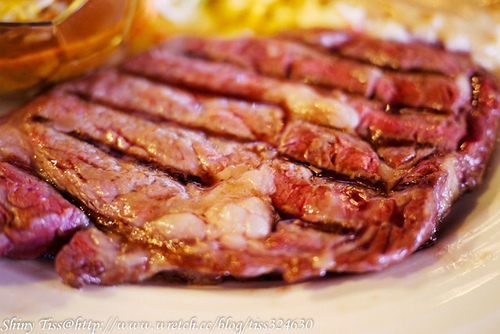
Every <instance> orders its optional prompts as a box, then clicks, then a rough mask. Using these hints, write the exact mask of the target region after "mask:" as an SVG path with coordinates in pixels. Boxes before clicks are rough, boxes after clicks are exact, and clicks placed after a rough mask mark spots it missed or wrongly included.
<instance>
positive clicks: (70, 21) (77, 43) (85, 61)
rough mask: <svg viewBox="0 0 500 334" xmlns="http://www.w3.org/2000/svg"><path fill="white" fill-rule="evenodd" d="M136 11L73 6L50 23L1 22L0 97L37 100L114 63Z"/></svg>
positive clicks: (79, 1)
mask: <svg viewBox="0 0 500 334" xmlns="http://www.w3.org/2000/svg"><path fill="white" fill-rule="evenodd" d="M136 5H137V0H74V1H70V4H69V5H68V7H67V8H66V9H65V10H64V11H62V12H61V13H59V14H58V15H57V16H56V17H55V18H54V19H52V20H50V21H38V22H0V96H12V95H26V94H32V93H35V92H37V91H39V90H40V89H41V88H43V87H46V86H47V85H50V84H52V83H55V82H57V81H61V80H64V79H68V78H71V77H74V76H77V75H79V74H81V73H83V72H85V71H88V70H90V69H92V68H95V67H96V66H99V65H102V64H104V63H105V62H107V61H110V59H111V58H112V57H113V56H116V55H117V54H119V53H121V50H120V49H122V47H121V46H122V45H124V41H125V39H126V36H127V32H128V30H129V27H130V25H131V22H132V20H133V17H134V13H135V8H136ZM115 58H116V57H115Z"/></svg>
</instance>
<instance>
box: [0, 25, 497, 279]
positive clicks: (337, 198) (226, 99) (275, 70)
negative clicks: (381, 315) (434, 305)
mask: <svg viewBox="0 0 500 334" xmlns="http://www.w3.org/2000/svg"><path fill="white" fill-rule="evenodd" d="M377 54H379V55H380V57H377ZM498 102H499V91H498V84H497V81H496V79H495V78H494V77H493V76H492V75H491V74H489V73H488V72H487V71H485V70H483V69H482V68H480V67H479V66H476V65H474V64H473V63H472V62H471V61H470V58H469V56H468V55H466V54H458V53H451V52H448V51H446V50H444V49H442V48H440V47H439V46H436V45H425V44H422V43H415V44H409V45H403V44H398V43H395V42H388V41H379V40H376V39H373V38H371V37H367V36H365V35H363V34H360V33H354V32H350V31H335V30H326V29H312V30H298V31H289V32H283V33H281V34H279V35H277V36H273V37H265V38H261V37H245V38H233V39H207V38H199V37H179V38H175V39H172V40H170V41H166V42H165V43H164V44H162V45H160V46H158V47H155V48H153V49H151V50H148V51H146V52H144V53H142V54H139V55H137V56H135V57H133V58H131V59H130V60H128V61H126V62H125V63H123V64H120V65H118V66H116V67H113V68H108V69H102V70H99V71H96V72H94V73H89V74H88V75H86V76H84V77H81V78H78V79H75V80H73V81H70V82H67V83H64V84H61V85H59V86H57V87H55V88H54V89H52V90H51V91H49V92H47V93H45V94H44V95H42V96H39V97H38V98H36V99H35V100H34V101H33V102H31V103H30V104H28V105H26V106H25V107H24V108H23V109H22V110H19V111H18V112H17V113H16V114H15V117H14V116H13V117H12V118H11V119H10V120H5V121H3V124H1V125H0V126H2V127H4V126H5V124H8V125H9V126H8V128H5V129H6V131H4V132H3V134H2V136H1V138H0V141H2V142H3V143H5V145H4V147H5V148H4V149H2V151H0V153H2V155H1V157H2V162H0V190H1V192H0V195H1V196H0V200H1V203H0V210H1V211H0V219H1V221H0V222H2V224H3V225H2V227H3V229H4V231H5V232H4V234H2V235H1V239H0V252H1V254H2V255H10V256H16V255H17V256H21V257H25V256H37V255H39V253H43V252H44V249H46V248H47V247H42V248H40V249H39V250H38V247H37V252H31V251H30V252H26V254H22V253H16V252H15V251H13V249H15V247H14V246H12V245H16V242H14V241H15V240H18V239H20V238H17V239H16V238H15V237H16V234H15V233H18V234H17V235H21V234H20V233H21V232H16V231H17V230H19V229H20V226H21V227H22V229H23V233H28V232H26V231H29V233H31V234H30V235H32V236H35V237H36V236H37V235H40V239H37V238H34V239H32V240H44V239H43V238H44V235H45V234H43V233H39V232H38V230H37V226H38V225H36V222H37V218H36V217H33V214H31V212H32V211H29V210H27V209H25V210H24V211H22V212H21V211H19V210H17V208H21V207H22V205H21V204H26V203H25V202H27V201H29V202H30V203H32V206H34V207H36V211H37V212H39V214H40V215H44V214H46V215H50V217H52V218H51V219H52V220H51V221H54V222H62V223H58V224H55V225H49V226H56V225H57V226H58V227H57V228H56V227H51V228H50V229H49V230H50V233H52V234H51V236H52V235H54V233H56V232H53V231H54V230H55V231H58V232H57V233H62V232H59V231H60V230H61V231H63V230H65V229H68V227H67V226H69V227H71V233H73V232H74V230H75V229H79V230H78V231H77V232H76V233H75V234H74V235H73V237H72V238H71V240H70V241H69V242H68V243H67V244H66V245H65V246H64V247H63V248H62V250H61V251H60V252H59V253H58V254H57V256H56V260H55V266H56V270H57V272H58V273H59V275H60V276H61V278H62V280H63V281H64V282H65V283H67V284H69V285H71V286H74V287H81V286H83V285H85V284H104V285H114V284H120V283H126V282H140V281H143V280H146V279H148V278H150V277H153V276H155V275H157V274H164V275H166V276H168V277H172V276H174V277H176V278H177V279H178V278H181V279H182V280H186V281H191V282H196V283H207V282H213V281H220V280H222V279H224V278H225V277H229V276H231V277H234V278H237V279H248V278H255V277H260V276H262V275H272V276H273V277H275V276H276V275H279V277H282V278H283V279H284V280H285V281H288V282H295V281H300V280H305V279H309V278H312V277H318V276H324V275H325V274H326V273H328V272H367V271H373V270H380V269H383V268H386V267H387V266H389V265H392V264H395V263H397V262H400V261H402V260H403V259H405V258H406V257H408V256H410V254H412V253H413V252H415V251H417V250H418V249H419V248H421V247H422V246H423V245H425V244H426V243H428V242H429V240H433V239H434V236H435V234H436V232H437V231H438V229H439V228H440V227H441V226H440V225H441V221H442V219H443V218H444V217H445V216H446V215H447V214H448V212H449V211H450V209H451V208H452V205H453V203H454V202H455V201H456V200H457V199H458V198H459V197H460V196H461V195H462V194H464V193H465V192H467V191H469V190H472V189H473V188H474V187H475V186H477V184H479V183H480V182H481V180H482V177H483V174H484V171H485V168H486V164H487V161H488V159H489V156H490V154H491V151H492V149H493V145H494V143H495V139H496V132H497V127H498V117H499V115H498ZM7 147H10V148H7ZM13 147H14V148H19V152H20V153H14V151H15V150H14V149H12V148H13ZM22 173H28V174H29V177H28V178H25V179H22V178H21V177H20V176H19V175H21V174H22ZM16 180H17V181H16ZM23 180H24V181H23ZM42 180H43V181H42ZM44 181H45V182H47V183H45V182H44ZM14 182H18V183H20V184H21V183H23V182H24V184H25V185H26V186H27V185H30V184H36V185H37V188H36V189H37V191H38V193H43V194H45V193H47V194H50V195H51V197H50V198H52V202H51V201H44V203H46V204H47V205H44V206H43V205H40V204H39V203H38V202H37V201H36V199H37V198H41V197H36V198H31V197H30V196H24V195H22V193H21V192H19V191H17V192H16V191H13V190H12V189H18V188H19V186H16V187H17V188H15V187H14V186H13V184H14ZM49 184H50V186H49ZM30 189H35V187H34V186H31V188H30ZM56 189H57V191H56ZM61 194H62V195H64V198H68V199H70V200H71V203H72V204H70V202H67V201H66V200H64V201H65V202H63V197H62V195H61ZM58 196H59V197H58ZM46 197H47V196H46ZM23 198H26V199H25V201H23ZM54 201H55V202H54ZM16 210H17V211H16ZM17 217H31V218H29V219H25V220H24V221H25V222H23V223H16V224H17V225H16V226H17V230H15V229H14V232H11V230H12V229H11V227H10V226H13V225H14V223H12V222H13V221H14V220H15V219H17ZM79 217H80V218H79ZM82 217H83V218H82ZM88 221H90V222H92V223H93V226H92V227H87V223H88ZM69 223H72V224H69ZM68 224H69V225H68ZM7 232H8V233H7ZM13 233H14V234H13ZM57 233H56V234H57ZM13 240H14V241H13ZM37 242H38V241H33V242H32V245H37ZM17 244H18V245H19V246H18V248H20V249H22V248H23V247H25V246H23V245H22V244H20V243H19V242H18V243H17ZM45 244H47V242H45Z"/></svg>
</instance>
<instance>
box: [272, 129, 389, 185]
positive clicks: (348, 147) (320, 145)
mask: <svg viewBox="0 0 500 334" xmlns="http://www.w3.org/2000/svg"><path fill="white" fill-rule="evenodd" d="M278 150H279V151H280V153H281V154H284V155H286V156H288V157H291V158H293V159H296V160H298V161H305V162H308V163H310V164H312V165H314V166H316V167H318V168H321V169H322V170H326V171H334V172H336V173H339V174H344V175H347V176H348V177H349V178H351V179H364V180H367V181H369V182H370V183H372V184H376V183H378V182H381V181H382V182H384V183H386V184H393V183H395V182H396V181H397V178H398V176H397V175H396V173H395V171H394V170H392V169H391V168H390V167H389V166H387V165H385V164H384V163H383V162H382V161H380V159H379V157H378V155H377V154H376V153H375V152H374V151H373V150H372V148H371V147H370V145H368V144H367V143H366V142H365V141H362V140H360V139H359V138H357V137H355V136H352V135H351V134H347V133H343V132H340V131H337V130H334V129H328V128H324V127H320V126H316V125H313V124H308V123H304V122H292V123H290V124H288V125H287V127H286V128H285V130H284V132H283V136H282V138H281V141H280V143H279V146H278Z"/></svg>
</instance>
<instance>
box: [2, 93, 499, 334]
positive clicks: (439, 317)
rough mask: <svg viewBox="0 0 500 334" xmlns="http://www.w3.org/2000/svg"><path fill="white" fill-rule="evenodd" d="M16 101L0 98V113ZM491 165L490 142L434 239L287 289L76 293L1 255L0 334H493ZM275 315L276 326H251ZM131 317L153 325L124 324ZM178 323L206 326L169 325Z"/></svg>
mask: <svg viewBox="0 0 500 334" xmlns="http://www.w3.org/2000/svg"><path fill="white" fill-rule="evenodd" d="M15 104H16V101H10V102H7V101H1V100H0V112H2V111H3V112H5V111H6V110H7V108H11V107H12V106H13V105H15ZM497 146H498V145H497ZM499 164H500V149H499V148H498V147H497V149H496V150H495V152H494V155H493V158H492V161H491V163H490V167H489V169H488V172H487V175H486V178H485V182H484V183H483V185H482V186H481V187H479V189H477V190H476V191H475V192H474V193H472V194H467V195H466V196H465V197H464V198H462V199H461V200H459V201H458V202H457V203H456V204H455V206H454V207H453V209H452V212H451V213H450V215H449V216H448V217H447V219H446V221H445V224H444V225H443V229H442V231H441V233H440V235H439V238H438V242H437V244H435V245H434V246H432V247H430V248H427V249H424V250H422V251H419V252H417V253H416V254H413V255H412V256H411V257H410V258H408V259H407V260H405V261H403V262H402V263H400V264H398V265H394V266H392V267H390V268H388V269H387V270H384V271H381V272H377V273H372V274H366V275H341V276H330V277H327V278H324V279H320V280H315V281H312V282H306V283H301V284H294V285H282V284H281V283H279V282H248V283H235V282H228V283H225V284H223V285H220V286H208V287H196V286H194V287H190V286H182V285H172V284H164V283H163V282H158V281H155V282H151V283H147V284H141V285H123V286H118V287H86V288H84V289H82V290H75V289H72V288H69V287H68V286H65V285H63V284H62V283H61V282H60V281H59V278H58V276H57V274H56V273H55V271H54V268H53V263H52V262H50V261H48V260H33V261H31V260H30V261H14V260H9V259H0V296H1V297H0V332H8V333H26V332H29V328H28V326H27V325H26V324H25V323H24V322H34V331H32V333H93V332H94V333H143V332H149V333H167V332H168V333H174V332H195V333H205V332H206V333H210V332H211V333H240V332H245V333H257V332H269V333H271V332H277V333H282V332H283V333H384V334H386V333H398V334H399V333H419V334H422V333H498V328H499V327H500V193H499V191H498V190H499V189H500V169H499ZM301 319H304V321H303V322H302V320H301ZM273 320H274V321H275V322H274V326H275V328H274V330H270V329H268V330H263V329H260V330H258V329H256V328H257V327H258V324H259V325H260V326H261V327H264V322H267V325H268V327H272V326H273V323H272V321H273ZM64 321H66V322H64ZM72 321H73V322H72ZM134 321H135V322H134ZM137 321H145V322H148V325H147V326H150V325H151V326H153V327H152V328H151V329H149V330H147V331H146V330H140V329H133V328H132V329H131V328H130V326H132V327H133V326H134V325H135V326H139V325H141V323H137ZM179 321H184V323H182V324H183V326H188V327H189V326H191V324H196V325H197V326H201V325H202V323H204V324H207V323H208V324H209V325H208V326H211V327H210V328H213V330H212V331H211V330H208V329H205V330H201V329H197V330H192V331H191V330H189V329H174V326H175V324H178V323H179ZM189 321H191V323H188V322H189ZM287 321H288V322H287ZM168 322H171V323H170V331H168V330H167V328H168V326H169V325H168ZM174 322H175V323H174ZM245 323H246V325H247V327H246V329H245V330H243V326H244V325H245ZM113 324H114V325H113ZM162 324H163V326H164V327H163V330H161V327H160V328H156V326H157V325H159V326H161V325H162ZM142 325H143V326H146V325H144V324H142ZM250 325H252V326H250ZM23 326H24V328H25V329H26V330H18V329H19V328H22V327H23ZM58 326H61V329H58ZM64 326H68V327H67V328H66V329H64ZM93 326H99V328H98V329H95V330H93V329H94V327H93ZM106 326H107V327H106ZM177 326H178V325H177ZM205 326H207V325H205ZM239 326H241V328H240V327H239ZM126 327H128V328H126ZM225 327H227V330H224V329H223V328H225ZM301 327H303V329H302V330H299V328H301ZM306 327H307V328H306ZM308 328H309V329H308ZM240 329H241V330H240Z"/></svg>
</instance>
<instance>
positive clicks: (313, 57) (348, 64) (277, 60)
mask: <svg viewBox="0 0 500 334" xmlns="http://www.w3.org/2000/svg"><path fill="white" fill-rule="evenodd" d="M164 47H165V48H166V49H168V50H169V51H171V50H175V51H176V52H180V53H183V54H188V55H189V56H196V57H201V58H202V59H208V60H214V61H223V62H228V63H232V64H235V65H238V66H241V67H242V68H244V69H247V70H254V71H256V72H257V73H260V74H263V75H269V76H272V77H276V78H280V79H292V80H298V81H303V82H306V83H312V84H315V85H324V86H327V87H339V88H342V89H345V90H347V91H348V92H351V93H359V94H363V95H366V96H370V95H371V94H372V92H373V88H374V82H375V81H376V80H377V78H378V77H379V76H381V75H382V72H381V71H380V70H379V69H378V68H376V67H374V66H368V65H364V64H360V63H358V62H355V61H352V60H348V59H342V58H339V57H335V56H327V55H324V54H322V53H320V52H316V51H314V50H312V49H311V48H307V47H305V46H303V45H300V44H296V43H293V42H290V41H284V40H279V39H274V38H251V37H250V38H240V39H225V40H223V39H218V40H215V39H202V38H195V37H183V38H180V39H174V40H173V41H169V42H167V43H166V44H165V45H164Z"/></svg>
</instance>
